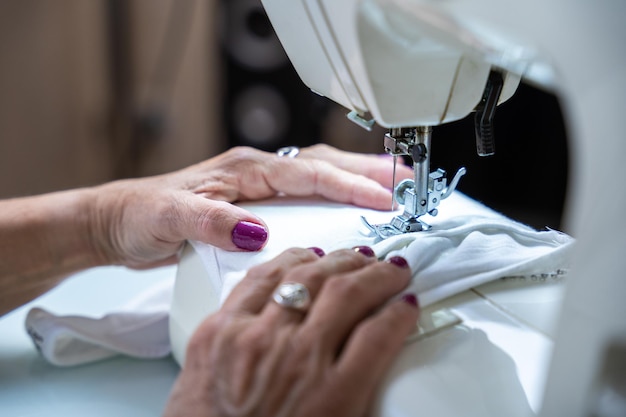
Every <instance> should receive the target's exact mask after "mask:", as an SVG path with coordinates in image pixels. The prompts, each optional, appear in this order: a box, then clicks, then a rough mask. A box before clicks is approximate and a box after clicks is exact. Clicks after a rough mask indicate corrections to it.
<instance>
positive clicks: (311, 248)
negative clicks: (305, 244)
mask: <svg viewBox="0 0 626 417" xmlns="http://www.w3.org/2000/svg"><path fill="white" fill-rule="evenodd" d="M308 249H309V250H311V251H313V252H315V254H316V255H317V256H319V257H320V258H321V257H322V256H324V255H326V253H325V252H324V251H323V250H322V249H320V248H318V247H316V246H312V247H310V248H308Z"/></svg>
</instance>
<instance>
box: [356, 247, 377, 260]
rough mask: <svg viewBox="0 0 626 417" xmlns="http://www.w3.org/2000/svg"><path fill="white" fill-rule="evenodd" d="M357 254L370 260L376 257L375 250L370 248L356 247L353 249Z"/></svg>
mask: <svg viewBox="0 0 626 417" xmlns="http://www.w3.org/2000/svg"><path fill="white" fill-rule="evenodd" d="M352 249H353V250H354V251H355V252H356V253H360V254H362V255H365V256H367V257H368V258H373V257H375V256H376V254H375V253H374V250H373V249H372V248H370V247H369V246H355V247H354V248H352Z"/></svg>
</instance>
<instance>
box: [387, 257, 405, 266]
mask: <svg viewBox="0 0 626 417" xmlns="http://www.w3.org/2000/svg"><path fill="white" fill-rule="evenodd" d="M387 262H389V263H390V264H394V265H395V266H397V267H399V268H408V267H409V263H408V262H407V261H406V259H404V258H403V257H402V256H392V257H391V258H389V259H387Z"/></svg>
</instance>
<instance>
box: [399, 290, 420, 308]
mask: <svg viewBox="0 0 626 417" xmlns="http://www.w3.org/2000/svg"><path fill="white" fill-rule="evenodd" d="M401 300H402V301H404V302H405V303H407V304H409V305H411V306H413V307H417V297H416V296H415V294H412V293H407V294H404V295H403V296H402V298H401Z"/></svg>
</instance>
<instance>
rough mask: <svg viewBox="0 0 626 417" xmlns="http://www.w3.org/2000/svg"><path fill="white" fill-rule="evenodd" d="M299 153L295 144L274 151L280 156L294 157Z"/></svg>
mask: <svg viewBox="0 0 626 417" xmlns="http://www.w3.org/2000/svg"><path fill="white" fill-rule="evenodd" d="M299 153H300V148H298V147H297V146H285V147H282V148H280V149H279V150H277V151H276V155H278V156H280V157H283V156H284V157H287V158H295V157H296V156H298V154H299Z"/></svg>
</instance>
